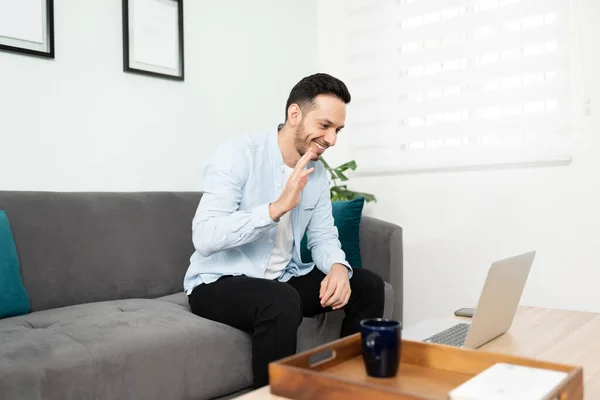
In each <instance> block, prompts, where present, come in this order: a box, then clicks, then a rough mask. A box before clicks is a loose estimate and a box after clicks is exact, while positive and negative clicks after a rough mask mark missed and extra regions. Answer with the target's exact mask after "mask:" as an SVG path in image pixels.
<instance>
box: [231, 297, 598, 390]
mask: <svg viewBox="0 0 600 400" xmlns="http://www.w3.org/2000/svg"><path fill="white" fill-rule="evenodd" d="M481 350H485V351H490V352H496V353H504V354H511V355H516V356H521V357H528V358H534V359H540V360H545V361H552V362H558V363H564V364H571V365H579V366H582V367H583V373H584V392H585V399H600V314H597V313H590V312H583V311H568V310H555V309H546V308H537V307H519V310H518V311H517V315H516V317H515V320H514V322H513V325H512V327H511V328H510V330H509V331H508V332H507V333H505V334H504V335H502V336H500V337H499V338H497V339H495V340H493V341H492V342H490V343H488V344H486V345H485V346H483V347H481ZM238 399H240V400H267V399H283V398H282V397H279V396H275V395H272V394H271V393H270V390H269V387H268V386H267V387H264V388H262V389H258V390H255V391H253V392H250V393H247V394H246V395H243V396H241V397H238Z"/></svg>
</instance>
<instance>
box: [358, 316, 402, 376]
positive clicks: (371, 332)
mask: <svg viewBox="0 0 600 400" xmlns="http://www.w3.org/2000/svg"><path fill="white" fill-rule="evenodd" d="M360 329H361V339H362V354H363V360H364V363H365V368H366V370H367V374H368V375H369V376H373V377H376V378H389V377H393V376H396V373H397V372H398V364H399V361H400V351H401V345H402V340H401V338H402V334H401V332H402V324H401V323H400V322H398V321H394V320H391V319H383V318H374V319H364V320H362V321H360Z"/></svg>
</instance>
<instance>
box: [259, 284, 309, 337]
mask: <svg viewBox="0 0 600 400" xmlns="http://www.w3.org/2000/svg"><path fill="white" fill-rule="evenodd" d="M262 297H263V304H262V309H263V311H264V313H265V314H267V316H268V318H273V319H275V320H276V321H277V323H278V324H281V325H289V326H295V327H296V328H297V327H298V326H300V323H301V322H302V317H303V312H302V300H301V298H300V295H299V294H298V292H297V291H296V289H294V288H293V287H292V286H290V285H288V284H287V283H282V282H273V285H271V287H270V290H269V291H268V293H264V294H263V296H262Z"/></svg>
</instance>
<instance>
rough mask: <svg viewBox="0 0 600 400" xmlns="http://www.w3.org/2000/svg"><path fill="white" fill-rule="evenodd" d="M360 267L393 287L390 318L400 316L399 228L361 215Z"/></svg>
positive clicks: (400, 237)
mask: <svg viewBox="0 0 600 400" xmlns="http://www.w3.org/2000/svg"><path fill="white" fill-rule="evenodd" d="M360 253H361V258H362V262H363V267H364V268H366V269H368V270H370V271H373V272H375V273H377V274H378V275H379V276H381V277H382V278H383V280H384V281H386V282H388V283H390V284H391V285H392V287H393V288H394V310H393V318H394V319H396V320H398V321H402V316H403V292H404V290H403V282H404V274H403V268H404V267H403V261H404V258H403V247H402V228H401V227H399V226H398V225H395V224H392V223H390V222H386V221H382V220H380V219H377V218H373V217H368V216H363V217H362V220H361V224H360Z"/></svg>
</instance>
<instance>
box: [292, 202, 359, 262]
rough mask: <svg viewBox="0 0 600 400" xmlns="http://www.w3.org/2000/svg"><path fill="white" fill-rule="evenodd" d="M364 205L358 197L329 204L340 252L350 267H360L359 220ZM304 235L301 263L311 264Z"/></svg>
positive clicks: (310, 256)
mask: <svg viewBox="0 0 600 400" xmlns="http://www.w3.org/2000/svg"><path fill="white" fill-rule="evenodd" d="M364 205H365V198H364V197H359V198H358V199H354V200H347V201H334V202H332V203H331V206H332V214H333V220H334V222H333V224H334V225H335V226H336V227H337V229H338V235H339V239H340V243H341V244H342V250H343V251H344V253H346V261H348V263H349V264H350V265H351V266H352V267H362V259H361V257H360V241H359V236H360V220H361V218H362V211H363V207H364ZM306 243H307V238H306V234H304V237H303V238H302V243H301V244H300V256H301V257H302V261H303V262H312V261H313V259H312V254H311V253H310V251H309V250H308V248H307V247H306Z"/></svg>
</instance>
